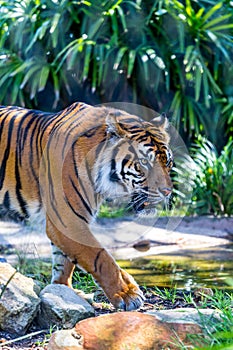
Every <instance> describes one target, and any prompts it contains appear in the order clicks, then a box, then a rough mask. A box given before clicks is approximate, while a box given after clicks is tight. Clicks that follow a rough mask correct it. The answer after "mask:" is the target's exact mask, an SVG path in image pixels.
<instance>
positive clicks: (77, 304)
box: [37, 284, 95, 328]
mask: <svg viewBox="0 0 233 350" xmlns="http://www.w3.org/2000/svg"><path fill="white" fill-rule="evenodd" d="M40 298H41V308H40V312H39V315H38V318H37V322H38V323H39V325H40V326H41V327H46V328H48V327H50V326H51V325H54V324H56V325H57V326H60V327H62V328H71V327H73V326H74V325H75V324H76V323H77V322H78V321H80V320H83V319H85V318H87V317H91V316H93V315H94V314H95V311H94V309H93V307H92V306H91V305H90V304H89V303H88V302H87V301H86V300H84V299H83V298H81V297H80V296H79V295H77V294H76V293H75V291H74V290H72V289H71V288H69V287H67V286H65V285H62V284H50V285H48V286H46V287H45V288H44V289H43V290H42V291H41V293H40Z"/></svg>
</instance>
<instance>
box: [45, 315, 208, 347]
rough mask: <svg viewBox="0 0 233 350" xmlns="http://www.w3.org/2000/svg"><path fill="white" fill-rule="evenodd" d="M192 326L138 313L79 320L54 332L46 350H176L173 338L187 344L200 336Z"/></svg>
mask: <svg viewBox="0 0 233 350" xmlns="http://www.w3.org/2000/svg"><path fill="white" fill-rule="evenodd" d="M200 332H201V329H200V327H199V326H198V325H195V324H187V325H186V324H182V325H180V324H175V325H174V324H165V323H162V322H161V321H159V320H157V319H156V318H155V317H154V316H152V315H148V314H142V313H139V312H118V313H113V314H107V315H101V316H98V317H96V318H89V319H86V320H83V321H80V322H79V323H77V324H76V326H75V328H74V329H73V330H70V331H62V332H61V331H58V332H55V333H54V334H53V335H52V337H51V339H50V342H49V346H48V350H75V349H76V350H78V349H83V350H84V349H92V350H109V349H111V350H125V349H128V350H135V349H140V350H156V349H158V350H160V349H165V348H167V347H168V348H169V349H171V350H172V349H177V347H176V345H174V338H175V336H176V335H177V336H178V337H179V339H180V340H181V341H182V342H183V343H185V344H188V343H189V342H188V336H187V334H191V333H192V334H196V333H200Z"/></svg>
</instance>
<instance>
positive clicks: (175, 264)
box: [119, 244, 233, 291]
mask: <svg viewBox="0 0 233 350" xmlns="http://www.w3.org/2000/svg"><path fill="white" fill-rule="evenodd" d="M119 264H120V266H121V267H123V268H124V269H126V270H127V271H128V272H129V273H130V274H132V275H133V276H134V277H135V279H136V281H137V282H138V284H139V285H145V286H147V287H152V286H157V287H174V286H176V287H177V288H180V289H185V290H187V291H189V290H192V289H194V288H197V287H209V288H219V289H228V290H233V244H229V245H225V246H222V247H214V248H209V249H206V248H205V249H198V250H185V251H177V252H175V253H174V252H173V253H170V254H169V253H168V254H166V255H165V254H161V255H156V256H146V257H143V258H137V259H133V260H121V261H119Z"/></svg>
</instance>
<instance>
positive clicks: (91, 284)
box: [73, 270, 98, 294]
mask: <svg viewBox="0 0 233 350" xmlns="http://www.w3.org/2000/svg"><path fill="white" fill-rule="evenodd" d="M73 287H74V289H80V290H82V291H83V292H84V293H87V294H89V293H93V292H95V291H96V290H97V289H98V286H97V285H96V283H95V281H94V279H93V277H92V275H91V274H89V273H85V272H82V271H78V270H76V271H75V272H74V275H73Z"/></svg>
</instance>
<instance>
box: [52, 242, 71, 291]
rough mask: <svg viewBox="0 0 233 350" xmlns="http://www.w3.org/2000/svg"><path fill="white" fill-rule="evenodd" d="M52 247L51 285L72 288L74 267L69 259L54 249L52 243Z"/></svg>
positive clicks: (57, 249)
mask: <svg viewBox="0 0 233 350" xmlns="http://www.w3.org/2000/svg"><path fill="white" fill-rule="evenodd" d="M51 246H52V266H53V269H52V280H51V283H58V284H65V285H66V286H68V287H70V288H72V276H73V272H74V268H75V265H74V264H73V263H72V262H71V261H70V260H69V258H68V257H67V256H66V255H65V254H64V253H63V252H62V250H60V249H59V248H58V247H56V246H55V245H54V244H53V243H51Z"/></svg>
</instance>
